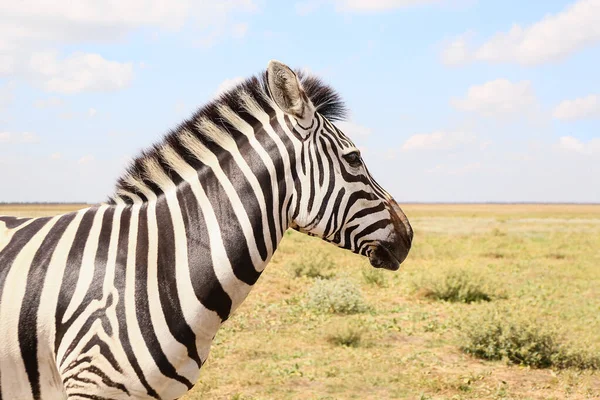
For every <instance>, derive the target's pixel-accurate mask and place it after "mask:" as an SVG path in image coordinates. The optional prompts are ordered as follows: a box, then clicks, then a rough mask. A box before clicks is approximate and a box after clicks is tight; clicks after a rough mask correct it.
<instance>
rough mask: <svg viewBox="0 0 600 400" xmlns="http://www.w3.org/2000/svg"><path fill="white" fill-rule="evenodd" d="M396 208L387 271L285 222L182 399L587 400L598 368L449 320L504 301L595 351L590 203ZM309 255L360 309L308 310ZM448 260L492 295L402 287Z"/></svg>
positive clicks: (597, 288) (599, 226)
mask: <svg viewBox="0 0 600 400" xmlns="http://www.w3.org/2000/svg"><path fill="white" fill-rule="evenodd" d="M403 208H404V209H405V211H406V212H407V214H408V216H409V218H410V219H411V222H412V224H413V227H414V228H415V232H416V233H415V241H414V247H413V250H412V252H411V254H410V255H409V258H408V260H407V262H406V263H405V264H403V266H402V268H401V269H400V271H398V272H396V273H392V272H387V271H386V272H385V273H384V276H385V278H384V279H380V277H375V278H373V277H372V276H370V271H371V269H370V268H371V267H370V266H369V265H368V261H367V260H366V259H364V258H361V257H359V256H356V255H353V254H351V253H349V252H347V251H344V250H340V249H337V248H335V247H333V246H332V245H329V244H327V243H324V242H322V241H320V240H318V239H314V238H310V237H307V236H304V235H301V234H298V233H296V232H288V233H287V234H286V237H285V239H284V241H283V242H282V244H281V246H280V248H279V250H278V252H277V253H276V255H275V256H274V258H273V261H272V262H271V265H269V267H268V268H267V269H266V271H265V272H264V274H263V276H262V277H261V278H260V280H259V282H258V284H257V286H256V288H255V289H254V290H253V292H252V293H251V294H250V296H249V297H248V299H247V300H246V302H245V303H244V304H242V306H241V307H240V309H239V310H238V311H237V313H236V315H235V316H233V317H232V318H231V320H229V321H228V322H227V323H226V324H225V325H224V327H223V328H222V329H221V330H220V331H219V333H218V334H217V337H216V339H215V343H214V346H213V349H212V353H211V355H210V357H209V360H208V362H207V363H206V365H205V367H204V368H203V371H202V373H201V378H200V381H199V382H198V384H197V385H196V387H195V388H194V389H193V390H192V391H191V392H190V393H189V394H188V395H187V396H185V397H184V399H185V400H195V399H200V398H203V399H206V398H209V399H536V400H537V399H540V400H541V399H556V400H558V399H598V398H600V375H599V372H595V371H590V370H579V369H568V368H567V369H552V368H541V369H532V368H529V367H522V366H515V365H512V364H508V363H507V362H506V361H504V360H500V361H488V360H481V359H478V358H475V357H474V356H472V355H470V354H467V353H465V352H463V351H461V346H463V344H464V342H463V334H464V330H465V329H467V331H468V329H469V327H468V326H467V325H466V323H465V324H464V325H461V321H467V320H469V321H473V320H474V321H475V324H476V325H477V322H478V321H480V320H479V319H478V318H479V317H478V315H481V313H484V312H485V311H486V310H495V311H496V315H497V316H498V318H499V320H500V321H504V319H503V318H504V316H505V314H504V313H502V310H505V309H509V310H511V312H512V313H514V314H517V315H520V316H524V317H529V316H530V317H531V320H535V321H536V323H539V324H541V325H543V326H545V327H551V328H552V332H554V333H555V334H556V335H557V336H556V337H557V338H560V343H561V346H562V345H564V346H566V348H568V349H570V350H569V351H572V354H579V355H581V354H587V355H594V354H600V335H599V334H598V332H600V268H599V265H600V252H598V249H599V248H600V206H595V205H583V206H576V205H422V204H417V205H406V206H404V207H403ZM32 211H34V212H37V213H44V212H49V211H47V210H32ZM2 213H5V211H4V209H3V208H2V206H0V214H2ZM310 254H320V256H326V257H327V259H328V260H331V261H332V263H333V266H328V268H327V270H328V273H330V272H331V273H333V274H334V275H335V278H336V279H345V280H347V281H350V282H353V283H354V285H356V286H357V287H358V288H360V292H361V294H362V296H363V297H364V300H365V303H366V304H368V305H369V310H368V311H367V312H363V313H358V314H350V315H339V314H330V313H322V312H317V311H315V310H313V309H311V308H310V307H307V306H306V298H307V293H308V291H309V289H310V288H311V287H312V285H313V284H314V283H315V278H312V277H310V276H306V275H305V274H299V275H300V276H299V277H297V278H295V277H294V273H293V271H294V266H297V265H299V263H306V262H307V261H306V260H307V256H308V257H310ZM453 270H459V271H461V273H464V274H467V276H470V275H471V273H472V275H473V276H478V277H482V279H483V280H484V281H485V282H488V283H489V282H492V283H493V284H494V289H495V290H496V289H497V290H499V291H501V292H502V294H503V296H500V297H498V298H495V297H492V301H490V302H475V303H470V304H465V303H461V302H458V303H452V302H444V301H436V300H432V299H430V298H426V297H423V296H421V295H420V294H419V293H416V292H415V291H414V287H413V283H414V282H415V281H418V280H419V279H421V278H423V277H431V278H434V279H435V278H436V277H438V276H439V277H444V276H445V275H444V274H443V273H442V271H453ZM303 271H304V269H303ZM365 271H369V272H365ZM308 275H311V274H308ZM379 281H381V282H384V284H378V283H377V282H379ZM506 315H507V314H506ZM507 320H508V319H507ZM481 321H482V322H483V319H481ZM540 331H541V330H540ZM532 332H533V333H536V332H537V329H534V330H533V331H532ZM532 337H534V338H535V337H537V336H535V335H534V336H532Z"/></svg>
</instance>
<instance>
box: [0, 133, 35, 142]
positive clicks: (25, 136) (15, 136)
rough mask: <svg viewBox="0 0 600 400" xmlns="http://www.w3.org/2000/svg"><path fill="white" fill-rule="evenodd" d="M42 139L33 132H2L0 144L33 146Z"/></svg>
mask: <svg viewBox="0 0 600 400" xmlns="http://www.w3.org/2000/svg"><path fill="white" fill-rule="evenodd" d="M39 141H40V138H39V136H38V135H36V134H35V133H31V132H21V133H14V132H0V143H6V144H33V143H38V142H39Z"/></svg>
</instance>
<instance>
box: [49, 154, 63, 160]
mask: <svg viewBox="0 0 600 400" xmlns="http://www.w3.org/2000/svg"><path fill="white" fill-rule="evenodd" d="M61 158H62V154H61V153H52V154H50V159H51V160H60V159H61Z"/></svg>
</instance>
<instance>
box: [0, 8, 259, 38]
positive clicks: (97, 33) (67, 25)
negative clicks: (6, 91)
mask: <svg viewBox="0 0 600 400" xmlns="http://www.w3.org/2000/svg"><path fill="white" fill-rule="evenodd" d="M256 9H257V5H256V4H255V2H254V1H252V0H225V1H219V2H209V1H191V0H130V1H127V2H123V1H116V0H110V1H103V2H97V1H94V0H80V1H78V2H77V3H76V4H73V3H71V2H55V1H53V0H28V1H3V2H0V16H4V17H0V22H1V23H0V26H1V28H0V29H1V30H0V33H1V35H0V38H2V40H1V41H0V49H2V48H7V47H14V46H15V45H16V44H17V43H23V42H31V41H36V42H40V41H43V42H56V41H67V42H69V41H82V40H97V41H107V40H116V39H120V38H122V37H123V36H124V35H125V34H127V33H128V32H130V31H132V30H133V29H136V28H139V27H159V28H163V29H169V30H176V29H180V28H182V27H183V25H184V24H185V23H186V22H187V21H188V20H193V21H194V23H195V25H196V24H198V25H199V26H206V25H215V26H218V25H222V24H223V23H224V22H227V20H228V15H229V14H231V13H234V12H251V11H255V10H256Z"/></svg>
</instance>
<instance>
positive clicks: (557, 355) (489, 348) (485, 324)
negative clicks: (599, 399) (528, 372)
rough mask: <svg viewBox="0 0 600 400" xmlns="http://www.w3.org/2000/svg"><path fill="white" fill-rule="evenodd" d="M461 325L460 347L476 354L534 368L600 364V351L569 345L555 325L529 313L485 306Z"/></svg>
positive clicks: (595, 366)
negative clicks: (461, 342)
mask: <svg viewBox="0 0 600 400" xmlns="http://www.w3.org/2000/svg"><path fill="white" fill-rule="evenodd" d="M460 329H461V331H462V333H463V335H464V339H463V340H464V341H463V344H462V346H461V349H462V350H463V351H464V352H465V353H467V354H471V355H473V356H475V357H477V358H482V359H485V360H507V361H509V362H511V363H513V364H518V365H525V366H530V367H533V368H549V367H554V368H577V369H599V368H600V356H599V355H597V354H593V353H587V352H585V351H583V350H576V349H570V348H568V347H567V346H566V345H564V344H563V343H561V341H560V334H559V332H558V331H557V330H556V329H554V328H551V327H549V326H548V325H547V324H542V323H540V322H538V321H536V320H535V319H532V317H531V315H521V316H514V315H512V313H511V312H510V311H509V310H498V309H488V310H486V311H485V312H482V313H479V314H477V315H475V316H471V317H470V318H469V319H466V320H464V321H463V322H462V323H461V327H460Z"/></svg>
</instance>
